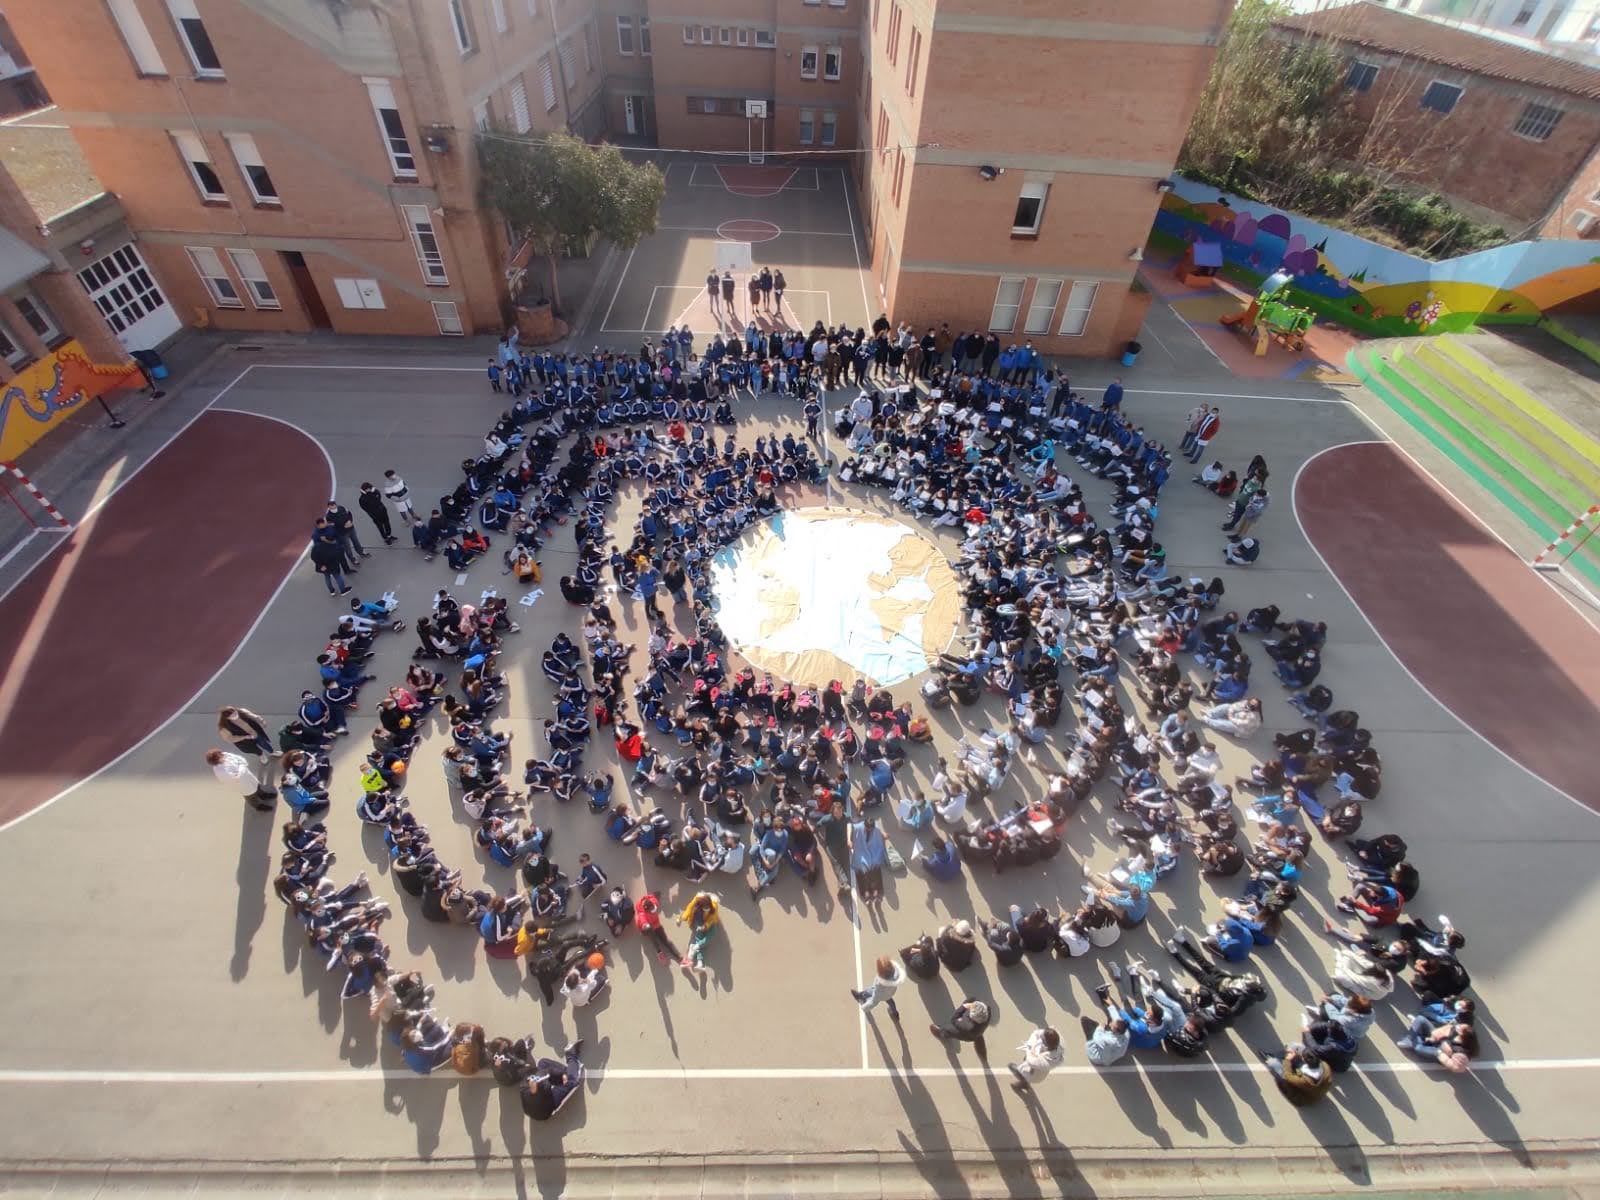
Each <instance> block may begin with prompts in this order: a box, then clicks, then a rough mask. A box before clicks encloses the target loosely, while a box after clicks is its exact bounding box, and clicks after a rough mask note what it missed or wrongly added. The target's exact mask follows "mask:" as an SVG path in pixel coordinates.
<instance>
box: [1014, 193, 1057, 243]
mask: <svg viewBox="0 0 1600 1200" xmlns="http://www.w3.org/2000/svg"><path fill="white" fill-rule="evenodd" d="M1024 200H1037V201H1038V202H1039V207H1038V208H1036V209H1034V212H1033V224H1031V225H1024V224H1021V223H1020V222H1018V221H1017V219H1016V217H1015V216H1013V217H1012V221H1011V232H1012V233H1020V234H1023V235H1032V234H1036V233H1038V232H1039V229H1040V227H1041V226H1043V225H1044V210H1045V206H1046V205H1048V204H1049V203H1050V185H1049V184H1048V183H1024V184H1023V185H1022V190H1021V191H1020V192H1018V193H1017V207H1018V208H1019V209H1020V208H1021V207H1022V202H1023V201H1024Z"/></svg>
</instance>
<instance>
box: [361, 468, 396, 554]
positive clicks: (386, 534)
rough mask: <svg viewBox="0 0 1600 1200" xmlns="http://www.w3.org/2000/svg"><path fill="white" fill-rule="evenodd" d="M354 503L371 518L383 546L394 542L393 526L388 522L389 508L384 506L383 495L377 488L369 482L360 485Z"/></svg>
mask: <svg viewBox="0 0 1600 1200" xmlns="http://www.w3.org/2000/svg"><path fill="white" fill-rule="evenodd" d="M356 504H358V505H359V506H360V508H361V511H362V512H364V513H366V514H367V516H368V517H370V518H372V525H373V528H375V529H376V530H377V531H378V536H379V537H381V538H382V539H383V544H384V545H385V546H392V545H394V543H395V536H394V528H393V527H392V526H391V525H390V524H389V510H388V509H387V508H385V507H384V504H383V496H382V495H380V494H379V492H378V489H377V488H375V487H373V486H372V485H371V484H370V483H363V484H362V485H361V495H360V496H359V497H357V498H356Z"/></svg>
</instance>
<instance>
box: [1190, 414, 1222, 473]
mask: <svg viewBox="0 0 1600 1200" xmlns="http://www.w3.org/2000/svg"><path fill="white" fill-rule="evenodd" d="M1221 429H1222V414H1221V413H1220V412H1218V411H1217V407H1216V405H1212V406H1211V407H1210V408H1209V409H1208V410H1207V411H1206V415H1205V416H1203V417H1201V418H1200V425H1199V427H1198V428H1196V429H1195V431H1194V444H1193V445H1191V446H1190V447H1189V461H1190V462H1192V463H1193V462H1199V461H1200V456H1201V455H1202V454H1204V453H1205V452H1206V447H1207V446H1209V445H1210V444H1211V439H1212V438H1214V437H1216V436H1217V433H1218V432H1219V431H1220V430H1221Z"/></svg>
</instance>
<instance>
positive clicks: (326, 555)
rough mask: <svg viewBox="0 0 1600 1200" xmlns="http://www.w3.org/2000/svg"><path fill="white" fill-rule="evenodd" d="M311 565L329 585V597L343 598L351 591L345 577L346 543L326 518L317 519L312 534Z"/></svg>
mask: <svg viewBox="0 0 1600 1200" xmlns="http://www.w3.org/2000/svg"><path fill="white" fill-rule="evenodd" d="M311 565H312V566H313V567H315V568H316V569H317V574H318V575H321V576H322V582H324V583H325V584H327V585H328V595H330V596H332V595H334V594H336V593H337V594H338V595H340V596H343V595H344V594H345V593H346V592H348V591H349V590H350V585H349V584H348V583H347V582H345V577H344V572H345V558H344V542H343V540H342V539H341V538H340V537H339V531H338V530H337V529H335V528H334V527H333V525H332V523H331V522H329V521H328V520H327V518H325V517H318V518H317V526H316V528H315V529H314V530H313V531H312V534H311Z"/></svg>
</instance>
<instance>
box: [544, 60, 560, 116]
mask: <svg viewBox="0 0 1600 1200" xmlns="http://www.w3.org/2000/svg"><path fill="white" fill-rule="evenodd" d="M539 86H540V88H542V89H543V91H544V110H545V112H554V111H555V109H556V105H557V104H558V103H560V101H559V99H558V97H557V96H556V64H555V63H554V62H552V61H551V59H550V53H549V51H546V52H545V53H543V54H541V55H540V56H539Z"/></svg>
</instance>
